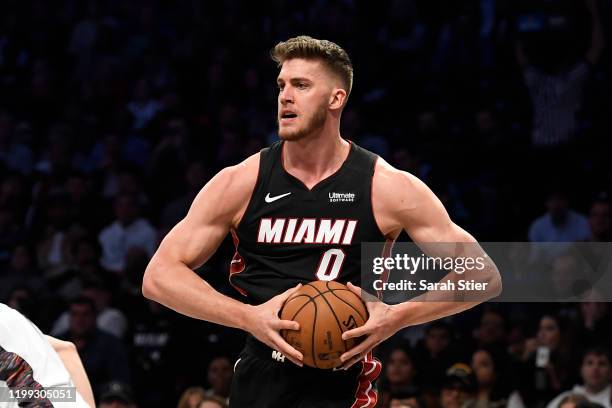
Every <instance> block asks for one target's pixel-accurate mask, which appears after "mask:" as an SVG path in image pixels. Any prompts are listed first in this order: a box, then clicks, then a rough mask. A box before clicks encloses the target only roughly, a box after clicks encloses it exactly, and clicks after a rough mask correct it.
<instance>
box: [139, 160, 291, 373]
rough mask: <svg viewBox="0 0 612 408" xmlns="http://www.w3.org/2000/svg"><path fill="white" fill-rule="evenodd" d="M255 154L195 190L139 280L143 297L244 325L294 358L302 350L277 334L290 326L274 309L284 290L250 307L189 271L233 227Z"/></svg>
mask: <svg viewBox="0 0 612 408" xmlns="http://www.w3.org/2000/svg"><path fill="white" fill-rule="evenodd" d="M258 167H259V154H256V155H254V156H251V157H250V158H248V159H247V160H245V161H244V162H242V163H241V164H239V165H236V166H232V167H228V168H225V169H224V170H222V171H221V172H219V173H218V174H217V175H216V176H215V177H213V178H212V179H211V180H210V181H209V182H208V183H207V184H206V185H205V186H204V187H203V188H202V190H201V191H200V192H199V193H198V195H197V196H196V198H195V199H194V201H193V204H192V205H191V208H190V209H189V212H188V213H187V216H186V217H185V218H184V219H183V220H181V221H180V222H179V223H178V224H177V225H176V226H175V227H174V228H172V230H171V231H170V232H169V233H168V234H167V235H166V237H165V238H164V239H163V240H162V242H161V244H160V247H159V248H158V249H157V251H156V252H155V254H154V255H153V257H152V258H151V261H150V262H149V264H148V266H147V268H146V271H145V275H144V278H143V284H142V293H143V295H144V296H145V297H147V298H149V299H152V300H155V301H156V302H159V303H161V304H163V305H165V306H167V307H169V308H171V309H173V310H175V311H177V312H179V313H182V314H184V315H187V316H190V317H193V318H196V319H201V320H206V321H209V322H213V323H217V324H221V325H224V326H228V327H234V328H239V329H243V330H246V331H248V332H250V333H252V334H253V335H254V336H255V337H257V338H258V339H259V340H261V341H262V342H264V343H266V344H267V345H269V346H270V347H273V348H275V349H277V350H279V351H281V352H282V353H283V354H285V355H286V356H287V357H288V358H289V359H292V360H293V361H294V362H296V361H297V360H300V359H301V354H299V352H297V351H296V350H295V349H293V348H292V347H290V346H289V345H288V344H287V343H286V342H285V341H284V340H283V339H282V338H281V337H280V335H279V333H278V330H280V329H284V328H286V329H295V328H296V327H298V325H297V323H295V322H285V321H282V320H280V319H279V318H278V315H277V314H275V312H274V309H276V313H277V312H278V309H280V307H281V306H282V303H283V302H284V299H285V298H286V297H287V296H289V295H290V293H289V291H287V292H285V293H284V294H282V295H279V296H277V297H275V298H273V299H271V300H270V301H269V302H266V303H264V304H263V305H258V306H250V305H246V304H244V303H242V302H239V301H237V300H235V299H232V298H230V297H228V296H225V295H223V294H221V293H219V292H218V291H216V290H215V289H214V288H213V287H212V286H210V285H209V284H208V283H207V282H206V281H205V280H203V279H201V278H200V277H199V276H198V275H197V274H196V273H195V272H194V271H193V270H194V269H196V268H198V267H200V266H201V265H202V264H204V263H205V262H206V261H207V260H208V259H209V258H210V257H211V256H212V255H213V254H214V252H215V251H216V250H217V248H218V247H219V245H220V244H221V242H223V240H224V239H225V237H226V236H227V234H228V232H229V231H230V229H232V228H234V227H235V226H237V225H238V224H239V222H240V219H241V217H242V215H243V214H244V212H245V210H246V206H247V205H248V202H249V200H250V198H251V194H252V192H253V189H254V186H255V183H256V179H257V173H258Z"/></svg>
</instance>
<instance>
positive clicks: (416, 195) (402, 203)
mask: <svg viewBox="0 0 612 408" xmlns="http://www.w3.org/2000/svg"><path fill="white" fill-rule="evenodd" d="M432 196H433V193H432V192H431V190H429V188H428V187H427V186H426V185H425V183H423V182H422V181H421V180H419V179H418V178H417V177H415V176H414V175H412V174H410V173H408V172H406V171H402V170H399V169H396V168H395V167H393V166H392V165H390V164H389V163H387V162H386V161H385V160H384V159H382V158H379V159H378V160H377V162H376V167H375V171H374V179H373V185H372V207H373V210H374V216H375V218H376V221H377V223H378V225H379V227H380V229H381V231H382V232H383V233H384V234H385V235H387V236H391V237H393V238H394V237H395V236H396V235H398V234H399V233H400V232H401V230H402V229H403V228H405V226H406V225H405V223H406V220H407V219H409V218H410V217H411V215H412V214H417V212H418V211H419V209H420V208H422V207H423V206H426V205H429V204H431V201H432ZM433 197H434V198H435V196H433Z"/></svg>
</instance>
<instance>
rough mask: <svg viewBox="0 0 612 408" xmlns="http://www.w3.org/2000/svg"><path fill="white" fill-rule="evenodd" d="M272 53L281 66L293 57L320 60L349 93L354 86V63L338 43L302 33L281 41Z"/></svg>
mask: <svg viewBox="0 0 612 408" xmlns="http://www.w3.org/2000/svg"><path fill="white" fill-rule="evenodd" d="M270 55H271V56H272V59H273V60H274V61H276V62H277V63H278V66H279V67H280V66H282V65H283V62H285V61H286V60H289V59H292V58H304V59H313V60H320V61H322V62H323V63H324V64H325V66H326V67H327V68H329V69H330V70H331V71H332V72H333V73H334V74H336V75H338V76H339V77H340V79H341V80H342V82H343V84H344V86H345V87H346V93H347V95H348V94H350V93H351V89H352V88H353V64H352V63H351V59H350V58H349V56H348V54H347V52H346V51H344V49H342V47H340V46H339V45H338V44H336V43H333V42H331V41H327V40H318V39H316V38H312V37H309V36H307V35H300V36H298V37H293V38H290V39H288V40H287V41H282V42H279V43H278V44H276V46H275V47H274V48H273V49H272V51H271V52H270Z"/></svg>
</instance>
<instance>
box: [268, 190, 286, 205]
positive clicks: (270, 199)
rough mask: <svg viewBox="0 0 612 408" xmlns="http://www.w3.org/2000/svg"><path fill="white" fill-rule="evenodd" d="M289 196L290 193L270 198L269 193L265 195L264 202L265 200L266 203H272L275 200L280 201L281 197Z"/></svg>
mask: <svg viewBox="0 0 612 408" xmlns="http://www.w3.org/2000/svg"><path fill="white" fill-rule="evenodd" d="M289 194H291V192H289V193H285V194H281V195H277V196H274V197H270V193H268V194H267V195H266V198H265V200H266V203H273V202H274V201H276V200H280V199H281V198H283V197H287V196H288V195H289Z"/></svg>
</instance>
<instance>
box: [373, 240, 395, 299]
mask: <svg viewBox="0 0 612 408" xmlns="http://www.w3.org/2000/svg"><path fill="white" fill-rule="evenodd" d="M394 244H395V241H394V240H392V239H387V240H386V241H385V246H384V247H383V251H382V257H383V259H385V258H388V257H390V256H391V250H392V249H393V245H394ZM390 274H391V271H390V270H389V269H387V268H385V270H384V271H383V272H382V273H381V274H380V280H381V281H383V283H386V282H388V281H389V275H390ZM376 297H377V298H379V299H381V300H382V291H380V290H377V291H376Z"/></svg>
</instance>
